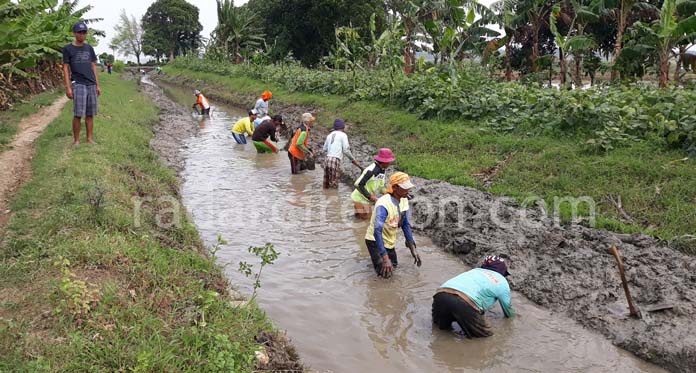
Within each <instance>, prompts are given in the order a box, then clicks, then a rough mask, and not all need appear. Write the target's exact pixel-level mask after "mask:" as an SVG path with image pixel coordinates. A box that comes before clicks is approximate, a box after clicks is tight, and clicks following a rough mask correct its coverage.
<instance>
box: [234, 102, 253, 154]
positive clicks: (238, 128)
mask: <svg viewBox="0 0 696 373" xmlns="http://www.w3.org/2000/svg"><path fill="white" fill-rule="evenodd" d="M257 114H258V113H257V112H256V109H251V110H250V111H249V116H248V117H244V118H242V119H240V120H238V121H237V123H235V124H234V126H232V137H234V141H236V142H237V144H241V145H244V144H246V143H247V141H246V137H245V135H244V134H245V133H246V134H248V135H249V136H252V135H253V134H254V126H253V125H252V124H251V123H252V122H254V120H255V119H256V116H257Z"/></svg>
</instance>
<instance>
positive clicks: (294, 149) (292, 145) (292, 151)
mask: <svg viewBox="0 0 696 373" xmlns="http://www.w3.org/2000/svg"><path fill="white" fill-rule="evenodd" d="M302 131H305V132H307V137H305V140H304V146H305V148H307V147H308V144H309V128H307V127H306V126H305V125H304V124H303V125H302V126H300V128H298V129H297V131H295V136H293V137H292V140H290V147H289V148H288V152H290V154H292V155H293V156H294V157H295V158H297V159H301V160H304V159H305V156H306V155H305V153H304V152H302V150H300V148H298V147H297V145H296V144H297V139H299V138H300V134H301V133H302Z"/></svg>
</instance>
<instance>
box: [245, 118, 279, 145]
mask: <svg viewBox="0 0 696 373" xmlns="http://www.w3.org/2000/svg"><path fill="white" fill-rule="evenodd" d="M269 137H270V138H271V140H272V141H275V142H278V139H277V138H276V126H275V124H273V122H271V121H270V120H265V121H263V122H262V123H261V124H260V125H259V126H258V127H256V129H255V130H254V135H253V136H251V140H252V141H264V140H266V139H268V138H269Z"/></svg>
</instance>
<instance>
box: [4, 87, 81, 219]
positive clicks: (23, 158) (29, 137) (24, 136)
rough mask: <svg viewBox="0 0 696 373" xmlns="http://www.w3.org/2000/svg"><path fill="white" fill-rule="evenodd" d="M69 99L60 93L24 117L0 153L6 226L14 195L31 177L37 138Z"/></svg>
mask: <svg viewBox="0 0 696 373" xmlns="http://www.w3.org/2000/svg"><path fill="white" fill-rule="evenodd" d="M68 101H69V100H68V98H67V97H61V98H59V99H57V100H56V101H55V102H53V104H51V106H47V107H44V108H41V109H40V110H39V111H37V112H36V113H34V114H32V115H30V116H28V117H26V118H24V119H22V121H21V122H20V123H19V129H18V131H17V135H16V136H15V138H14V140H12V143H11V144H10V146H9V148H8V150H6V151H5V152H3V153H0V227H3V226H4V225H5V224H6V223H7V221H8V220H9V218H10V215H11V211H10V210H9V209H8V207H9V203H10V200H11V198H12V196H13V195H14V193H15V192H16V191H17V190H18V189H19V187H20V186H22V184H24V182H26V181H27V180H29V178H31V159H32V157H33V156H34V141H35V140H36V139H37V138H38V137H39V135H41V133H42V132H43V131H44V129H46V127H47V126H48V125H49V124H50V123H51V122H52V121H53V120H54V119H56V118H57V117H58V115H59V114H60V111H61V109H62V108H63V106H64V105H65V104H66V103H67V102H68ZM66 125H69V124H66Z"/></svg>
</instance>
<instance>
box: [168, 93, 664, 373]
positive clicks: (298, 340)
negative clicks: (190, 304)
mask: <svg viewBox="0 0 696 373" xmlns="http://www.w3.org/2000/svg"><path fill="white" fill-rule="evenodd" d="M166 92H167V94H168V95H169V96H170V97H172V98H173V99H175V100H176V101H178V102H179V103H181V104H182V105H187V106H190V102H188V101H190V94H189V93H188V92H186V91H183V90H180V89H178V88H175V87H172V86H167V87H166ZM241 115H242V112H241V111H239V110H237V109H235V108H230V107H224V106H216V107H215V108H214V111H213V117H212V118H210V119H202V118H198V117H195V116H192V117H191V124H192V125H198V126H199V127H200V131H199V132H198V134H197V135H196V136H195V137H193V138H191V139H190V140H189V141H187V142H186V145H185V147H184V149H183V152H184V157H185V168H184V170H183V172H182V177H183V186H182V198H183V202H184V204H185V206H186V208H187V209H188V211H189V212H190V213H191V215H192V217H193V221H194V223H195V224H196V226H197V227H198V229H199V231H200V233H201V236H202V238H203V239H204V240H205V241H206V243H207V244H208V245H210V246H213V245H214V244H215V243H216V242H217V237H218V235H221V236H222V237H224V238H225V239H226V240H227V241H228V244H227V245H224V246H222V247H221V249H220V250H219V251H218V252H217V256H218V259H219V262H220V263H221V264H223V265H225V266H226V267H225V268H226V273H227V275H228V276H229V278H230V279H231V282H232V283H233V284H235V285H236V286H238V288H240V290H241V291H242V292H244V293H246V294H249V293H250V292H251V291H252V285H251V284H252V280H251V279H247V278H244V276H242V275H241V274H240V273H239V272H238V270H237V268H238V263H239V262H240V261H246V262H249V263H252V264H255V267H256V268H258V260H257V259H256V258H254V257H253V256H251V255H250V254H248V252H247V248H248V247H249V246H258V245H263V244H264V243H266V242H271V243H273V244H274V245H275V247H276V249H277V250H278V251H279V252H280V257H279V258H278V260H277V261H276V263H275V264H273V265H271V266H268V267H266V268H264V270H263V274H262V277H261V284H262V287H261V288H260V289H259V291H258V296H257V301H258V303H259V304H260V305H261V307H262V308H263V309H264V310H265V311H266V312H267V313H268V315H269V316H270V318H271V319H272V320H273V321H274V323H275V325H276V326H277V327H278V328H280V329H284V330H287V331H288V333H289V335H290V337H291V338H292V340H293V343H294V344H295V345H296V347H297V348H298V350H299V352H300V354H301V356H302V358H303V360H304V362H305V364H306V365H308V366H309V367H311V368H312V369H313V370H316V371H320V372H359V371H363V372H372V371H380V372H404V371H408V372H426V371H428V372H446V371H478V370H486V371H511V370H514V371H552V370H553V371H556V370H560V371H571V372H588V371H594V372H606V371H620V372H628V371H632V372H635V371H641V372H657V371H662V370H661V369H660V368H659V367H657V366H655V365H651V364H649V363H646V362H644V361H642V360H640V359H638V358H636V357H634V356H633V355H632V354H630V353H628V352H626V351H624V350H622V349H620V348H618V347H615V346H613V345H612V344H611V343H610V342H609V341H607V340H606V339H604V338H603V337H602V336H601V335H599V334H597V333H594V332H592V331H589V330H587V329H584V328H583V327H581V326H580V325H578V324H577V323H575V322H574V321H572V320H570V319H568V318H566V317H564V316H561V315H558V314H553V313H551V312H549V311H547V310H544V309H541V308H539V307H538V306H536V305H534V304H532V303H531V302H530V301H528V300H527V299H526V298H524V297H523V296H522V295H520V294H518V293H513V304H514V306H515V308H516V309H517V311H518V314H519V315H518V316H517V317H516V318H514V319H505V318H503V317H502V312H501V310H500V308H499V307H498V306H497V305H496V306H494V308H493V309H492V310H491V311H490V312H488V313H487V316H488V317H489V319H490V320H491V322H492V324H493V326H494V330H495V335H494V336H492V337H490V338H486V339H476V340H469V339H465V338H461V337H459V336H458V335H456V334H455V333H453V332H443V331H440V330H437V328H433V325H432V321H431V316H430V307H431V303H432V295H433V292H434V290H435V289H436V288H437V287H438V286H439V285H440V284H442V283H443V282H444V281H446V280H447V279H449V278H451V277H453V276H455V275H457V274H459V273H461V272H463V271H465V270H467V269H468V268H467V267H466V266H465V265H464V264H463V263H462V262H461V260H460V259H458V258H456V257H455V256H453V255H451V254H447V253H444V252H443V251H442V250H440V249H438V248H437V247H435V246H434V245H433V244H432V242H431V241H430V240H429V239H427V238H425V237H420V236H418V235H416V242H418V244H419V249H420V251H421V256H422V258H423V266H422V267H420V268H416V267H415V266H414V265H413V264H412V261H411V260H410V255H409V253H408V250H406V249H405V248H404V247H403V245H402V243H401V242H399V246H397V252H398V254H399V268H398V269H397V270H396V272H395V276H394V277H393V278H392V279H389V280H381V279H378V278H377V277H376V276H375V273H374V271H373V269H372V268H371V264H370V260H369V255H368V253H367V250H366V248H365V245H364V241H363V236H364V233H365V230H366V225H367V224H366V223H365V222H362V221H356V220H355V219H354V218H353V217H352V203H351V201H350V192H351V190H350V189H349V188H348V187H347V186H346V185H341V186H340V188H339V189H338V191H324V190H323V189H322V187H321V184H322V180H321V177H322V170H321V169H320V168H319V167H318V168H317V170H315V171H309V172H305V173H304V174H301V175H295V176H291V175H290V170H289V164H288V159H287V153H284V152H281V153H280V154H278V155H259V154H256V151H255V149H254V147H253V145H252V144H251V143H250V144H247V145H246V146H241V145H237V144H236V143H235V142H234V140H233V139H232V137H231V136H230V128H231V126H232V125H233V124H234V122H235V121H236V119H238V118H239V116H241ZM282 144H284V140H281V145H282ZM400 240H403V239H402V238H400ZM513 275H514V272H513Z"/></svg>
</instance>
